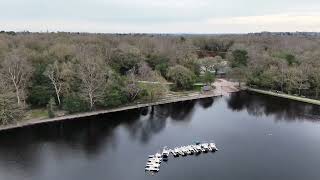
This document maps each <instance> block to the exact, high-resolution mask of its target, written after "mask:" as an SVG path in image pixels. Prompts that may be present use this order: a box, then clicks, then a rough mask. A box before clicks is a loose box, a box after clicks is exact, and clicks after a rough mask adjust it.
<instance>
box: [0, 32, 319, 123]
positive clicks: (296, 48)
mask: <svg viewBox="0 0 320 180" xmlns="http://www.w3.org/2000/svg"><path fill="white" fill-rule="evenodd" d="M318 47H319V40H318V39H308V38H298V37H275V36H266V37H264V36H252V35H221V36H209V35H185V36H178V35H147V34H81V33H1V34H0V85H1V87H0V109H1V110H0V121H1V123H2V124H8V123H13V122H15V121H17V120H20V119H23V118H24V117H25V115H26V112H27V111H28V110H29V109H33V108H47V110H48V113H49V116H50V117H53V116H54V115H55V112H56V111H65V112H67V113H77V112H84V111H90V110H95V109H100V108H109V107H117V106H120V105H124V104H128V103H134V102H142V101H146V102H149V101H155V100H157V99H158V98H161V97H163V96H164V95H166V94H167V93H168V91H169V90H175V91H180V90H190V89H193V88H194V87H193V84H194V83H196V82H203V83H206V84H207V85H211V83H212V82H213V81H214V79H215V76H216V75H221V74H222V75H226V76H227V77H229V78H232V79H235V80H239V81H241V82H247V84H248V85H249V86H252V87H257V88H263V89H270V90H279V91H282V92H286V93H291V94H299V95H302V94H303V95H305V96H310V97H314V98H319V89H320V77H319V73H318V72H319V67H320V65H319V64H320V63H319V56H318V52H319V51H318ZM145 81H149V82H160V83H141V82H145ZM168 81H169V82H173V85H172V86H170V87H168V85H167V83H166V82H168Z"/></svg>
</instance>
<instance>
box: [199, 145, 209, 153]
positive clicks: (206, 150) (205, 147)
mask: <svg viewBox="0 0 320 180" xmlns="http://www.w3.org/2000/svg"><path fill="white" fill-rule="evenodd" d="M201 147H202V149H204V152H208V151H209V148H208V143H203V144H201Z"/></svg>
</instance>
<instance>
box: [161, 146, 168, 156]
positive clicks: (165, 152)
mask: <svg viewBox="0 0 320 180" xmlns="http://www.w3.org/2000/svg"><path fill="white" fill-rule="evenodd" d="M169 154H170V150H168V149H167V147H164V148H163V150H162V157H168V156H169Z"/></svg>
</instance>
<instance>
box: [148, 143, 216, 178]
mask: <svg viewBox="0 0 320 180" xmlns="http://www.w3.org/2000/svg"><path fill="white" fill-rule="evenodd" d="M218 150H219V149H218V148H217V146H216V144H215V143H212V142H210V143H196V144H192V145H187V146H181V147H175V148H173V149H168V148H167V147H164V148H163V149H162V153H156V154H154V155H149V156H148V160H147V163H146V166H145V171H150V172H159V171H160V164H161V162H162V161H168V159H169V156H170V154H172V155H173V157H179V156H187V155H193V154H200V153H207V152H215V151H218Z"/></svg>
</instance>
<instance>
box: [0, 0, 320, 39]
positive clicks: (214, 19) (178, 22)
mask: <svg viewBox="0 0 320 180" xmlns="http://www.w3.org/2000/svg"><path fill="white" fill-rule="evenodd" d="M24 1H25V0H10V1H4V2H3V3H2V4H1V6H0V30H2V29H3V30H17V31H21V30H29V31H46V30H49V31H73V32H79V31H80V32H105V33H110V32H147V33H246V32H253V31H320V28H319V26H320V25H319V21H320V13H317V12H320V1H319V0H307V1H308V2H303V1H301V0H280V1H279V0H268V1H266V0H265V1H263V0H261V1H260V0H259V1H257V0H242V1H235V0H224V1H221V0H178V1H174V0H161V1H159V0H157V1H155V0H90V1H89V0H68V1H65V0H55V1H52V0H28V3H25V2H24ZM13 7H14V8H13ZM12 9H14V11H13V10H12ZM312 12H315V13H312Z"/></svg>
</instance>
